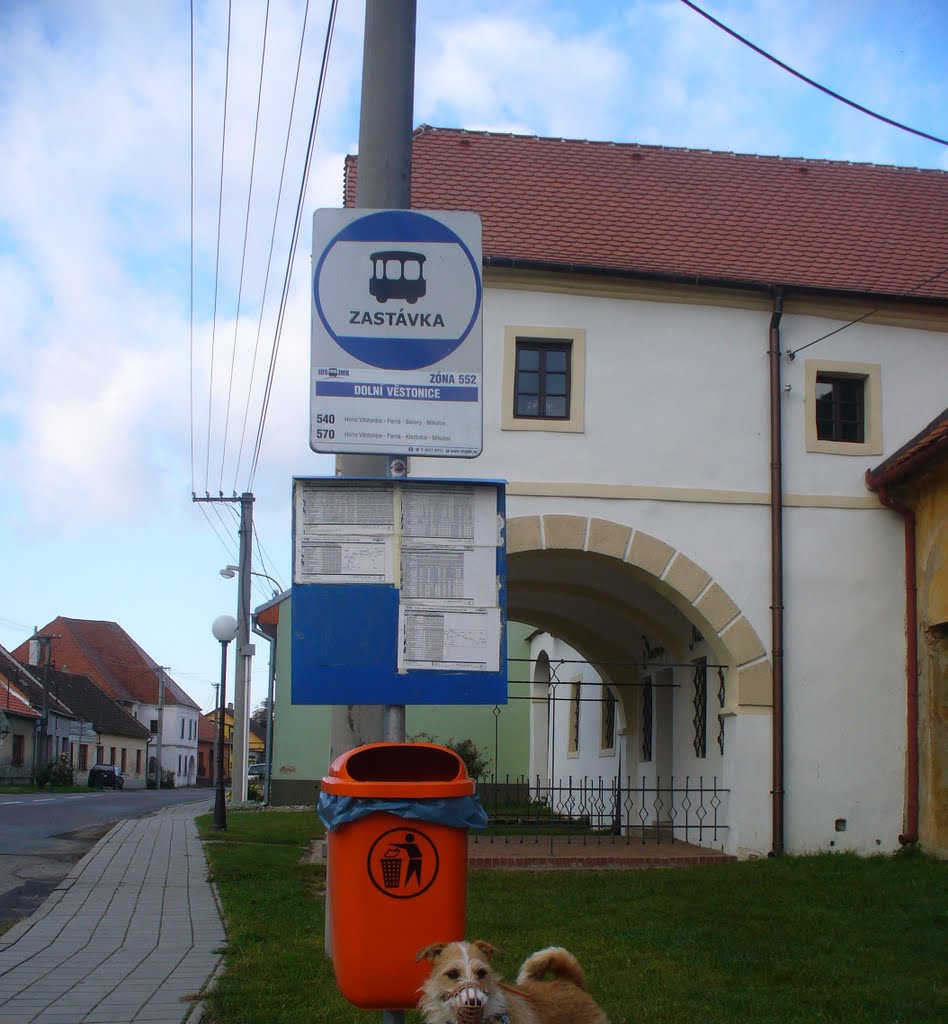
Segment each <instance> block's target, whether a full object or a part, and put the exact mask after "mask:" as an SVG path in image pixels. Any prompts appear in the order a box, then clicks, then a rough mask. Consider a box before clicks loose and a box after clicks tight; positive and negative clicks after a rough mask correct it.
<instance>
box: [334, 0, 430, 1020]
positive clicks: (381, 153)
mask: <svg viewBox="0 0 948 1024" xmlns="http://www.w3.org/2000/svg"><path fill="white" fill-rule="evenodd" d="M415 9H416V5H415V0H366V4H365V34H364V38H363V49H362V106H361V110H360V114H359V176H358V182H357V186H356V206H357V207H359V208H360V209H365V210H372V209H382V210H407V209H409V208H410V207H411V143H412V117H413V108H414V95H415ZM396 458H397V459H399V460H400V461H403V462H404V466H405V467H406V468H405V472H404V473H400V474H399V475H407V465H408V460H407V458H405V457H404V456H399V455H397V454H396V453H392V454H391V455H388V456H385V455H340V456H337V458H336V471H337V473H339V475H341V476H378V477H387V476H391V475H395V474H394V473H393V466H392V464H393V460H395V459H396ZM383 737H384V738H385V739H386V740H390V741H398V740H404V738H405V707H404V705H390V706H388V707H385V708H384V709H383V708H381V707H379V706H377V705H373V706H365V705H363V706H349V707H344V706H337V707H334V708H333V715H332V724H331V726H330V759H331V760H332V759H334V758H336V757H338V756H339V754H341V753H344V752H345V751H346V750H351V749H352V747H354V746H357V745H358V744H360V743H366V742H373V741H375V740H378V739H382V738H383ZM326 925H327V939H328V931H329V915H328V913H327V918H326ZM328 948H329V943H328V942H327V949H328ZM382 1019H383V1021H384V1024H402V1021H404V1019H405V1015H404V1013H403V1012H402V1011H401V1010H384V1011H383V1014H382Z"/></svg>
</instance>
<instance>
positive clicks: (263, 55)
mask: <svg viewBox="0 0 948 1024" xmlns="http://www.w3.org/2000/svg"><path fill="white" fill-rule="evenodd" d="M269 27H270V0H267V6H266V11H265V13H264V20H263V45H262V46H261V48H260V81H259V84H258V86H257V113H256V117H255V119H254V126H253V147H252V150H251V155H250V183H249V184H248V186H247V214H246V216H245V217H244V244H243V251H242V253H241V257H240V283H239V284H238V286H237V313H236V315H235V316H234V344H233V346H232V348H231V356H230V380H229V382H228V385H227V409H226V411H225V413H224V439H223V442H222V444H221V474H220V480H219V483H218V486H219V487H220V488H223V486H224V460H225V459H226V457H227V434H228V431H229V427H230V402H231V397H232V395H233V391H234V367H235V366H236V363H237V334H238V331H239V330H240V305H241V301H242V299H243V294H244V272H245V270H246V267H247V239H248V236H249V234H250V206H251V203H252V200H253V181H254V171H255V169H256V166H257V139H258V138H259V135H260V105H261V101H262V99H263V78H264V71H265V68H266V60H267V32H268V29H269ZM261 312H262V311H261Z"/></svg>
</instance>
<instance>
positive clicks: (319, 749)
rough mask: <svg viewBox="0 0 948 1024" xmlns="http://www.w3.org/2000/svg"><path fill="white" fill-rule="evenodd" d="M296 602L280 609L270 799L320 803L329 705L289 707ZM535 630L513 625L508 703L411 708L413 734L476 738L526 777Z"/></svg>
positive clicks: (495, 766) (497, 766)
mask: <svg viewBox="0 0 948 1024" xmlns="http://www.w3.org/2000/svg"><path fill="white" fill-rule="evenodd" d="M290 619H291V609H290V598H289V597H287V598H286V600H284V601H283V602H282V603H281V604H280V621H279V625H278V627H277V642H276V671H275V678H274V702H273V704H274V717H273V769H272V776H271V787H270V797H271V802H272V803H273V804H276V805H280V806H285V805H287V804H302V805H305V806H312V805H314V804H315V802H316V786H317V784H318V781H319V779H321V778H322V776H323V775H324V774H325V773H326V769H327V768H328V766H329V721H330V715H329V708H328V707H327V706H325V705H294V704H292V703H291V702H290V679H291V671H292V667H291V664H290V649H291V642H290V640H291V631H290ZM531 632H533V629H532V627H529V626H523V625H521V624H520V623H508V627H507V654H508V657H509V658H511V659H517V660H513V661H512V662H510V663H509V665H508V679H509V680H510V683H509V685H508V701H507V704H505V705H500V706H499V714H497V715H495V714H494V705H452V704H444V705H440V704H439V705H413V706H409V707H408V708H407V709H406V713H405V720H406V722H405V730H406V733H407V734H408V736H417V735H418V734H419V733H426V734H428V735H430V736H431V737H433V738H434V739H435V741H437V742H442V743H443V742H446V741H447V740H465V739H469V740H473V742H474V743H475V744H476V745H477V747H478V748H480V749H481V750H482V751H483V752H484V753H485V754H486V756H487V757H488V758H489V760H490V768H489V769H488V771H489V772H494V771H496V773H497V775H498V776H499V777H500V778H503V777H505V776H507V775H510V776H520V775H526V774H527V772H528V767H529V758H530V751H529V744H530V727H529V722H530V702H529V700H527V699H525V698H526V697H527V696H528V691H529V686H528V682H527V680H528V679H529V665H528V664H527V662H526V660H520V659H526V658H528V657H529V644H527V643H526V637H527V636H529V634H530V633H531Z"/></svg>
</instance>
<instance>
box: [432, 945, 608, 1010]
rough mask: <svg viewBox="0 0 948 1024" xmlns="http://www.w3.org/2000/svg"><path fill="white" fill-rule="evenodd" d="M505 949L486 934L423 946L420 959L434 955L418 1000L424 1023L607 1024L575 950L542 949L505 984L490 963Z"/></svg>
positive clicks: (528, 958) (529, 958) (553, 947)
mask: <svg viewBox="0 0 948 1024" xmlns="http://www.w3.org/2000/svg"><path fill="white" fill-rule="evenodd" d="M500 952H501V951H500V950H499V949H496V948H495V947H494V946H492V945H491V944H490V943H489V942H484V941H483V940H482V939H478V940H477V941H476V942H435V943H433V944H432V945H430V946H426V947H425V948H424V949H423V950H421V951H420V952H419V953H418V959H419V960H421V959H422V958H424V959H426V960H430V961H431V974H430V975H429V976H428V980H427V981H426V982H425V983H424V985H422V986H421V998H420V999H419V1000H418V1009H419V1010H420V1011H421V1015H422V1017H424V1019H425V1024H608V1021H607V1020H606V1015H605V1013H603V1011H602V1009H601V1008H600V1007H599V1006H598V1005H597V1004H596V1002H595V1000H594V999H593V998H592V996H591V995H590V994H589V993H588V992H587V991H586V977H585V975H584V974H583V970H582V968H581V967H580V966H579V964H578V963H577V961H576V957H574V956H573V954H572V953H570V952H568V951H567V950H565V949H561V948H560V947H558V946H551V947H549V948H548V949H541V950H540V951H539V952H537V953H534V954H533V955H532V956H529V957H527V959H526V960H525V961H524V963H523V966H522V967H521V968H520V973H519V974H518V975H517V984H516V985H506V984H503V983H502V982H501V980H500V978H499V977H498V975H497V974H496V973H495V972H494V970H493V968H492V967H491V963H490V962H491V959H492V958H493V957H494V956H495V954H497V953H500ZM547 974H551V975H552V976H553V977H552V978H550V979H549V980H546V975H547Z"/></svg>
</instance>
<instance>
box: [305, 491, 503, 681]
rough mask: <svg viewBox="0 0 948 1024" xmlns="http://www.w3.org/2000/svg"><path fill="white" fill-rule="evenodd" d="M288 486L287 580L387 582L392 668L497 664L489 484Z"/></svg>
mask: <svg viewBox="0 0 948 1024" xmlns="http://www.w3.org/2000/svg"><path fill="white" fill-rule="evenodd" d="M298 484H299V485H300V486H298V487H297V490H296V504H295V510H294V512H295V523H296V526H295V532H296V543H295V545H294V555H295V558H294V562H295V564H294V579H293V582H294V583H295V584H334V585H340V586H345V585H347V584H355V583H358V584H366V583H369V584H372V583H376V584H380V585H389V586H394V587H395V588H397V590H398V595H399V596H398V624H397V628H398V665H397V671H398V672H400V673H401V672H408V671H417V670H441V671H444V670H449V671H450V670H464V671H475V672H498V671H499V670H500V650H501V631H502V616H501V608H500V593H499V589H500V588H499V582H498V577H497V555H498V547H499V546H500V545H501V544H502V526H503V524H502V522H501V521H500V518H499V515H498V510H497V493H496V487H494V486H481V487H473V486H470V485H467V486H461V485H458V484H452V483H451V482H448V481H446V482H445V484H444V485H443V486H440V485H438V484H433V483H430V482H426V483H424V484H421V483H413V482H412V481H411V480H405V481H397V482H395V483H394V485H393V484H392V483H387V484H385V485H373V484H372V483H371V482H368V481H359V482H357V483H356V482H354V483H353V484H352V485H351V486H347V487H341V486H336V487H326V486H325V484H324V483H322V482H320V481H298ZM307 484H309V485H310V486H307Z"/></svg>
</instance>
